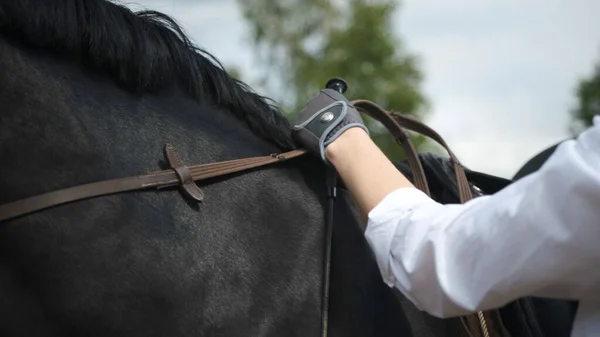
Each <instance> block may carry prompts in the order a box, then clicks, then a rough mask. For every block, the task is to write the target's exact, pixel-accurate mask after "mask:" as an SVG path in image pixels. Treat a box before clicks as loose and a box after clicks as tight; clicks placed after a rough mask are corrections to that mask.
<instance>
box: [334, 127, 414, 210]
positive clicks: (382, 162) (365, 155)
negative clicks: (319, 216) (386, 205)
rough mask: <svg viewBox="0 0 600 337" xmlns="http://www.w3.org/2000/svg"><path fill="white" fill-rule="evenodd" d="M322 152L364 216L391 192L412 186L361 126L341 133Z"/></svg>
mask: <svg viewBox="0 0 600 337" xmlns="http://www.w3.org/2000/svg"><path fill="white" fill-rule="evenodd" d="M325 154H326V156H327V159H328V160H329V162H330V163H331V164H332V165H333V166H335V168H336V170H337V172H338V173H339V175H340V176H341V178H342V180H343V181H344V184H346V186H347V187H348V189H349V190H350V193H352V195H353V196H354V198H355V200H356V202H357V203H358V206H359V207H360V209H361V210H362V212H363V213H364V214H365V215H367V214H368V213H369V212H370V211H371V210H372V209H373V208H374V207H375V206H376V205H377V204H378V203H379V202H380V201H381V200H383V198H384V197H385V196H386V195H388V194H390V193H391V192H393V191H395V190H397V189H399V188H405V187H410V188H414V186H413V185H412V184H411V182H410V181H408V179H406V177H404V175H402V173H400V171H398V170H397V169H396V167H395V166H394V165H393V164H392V162H391V161H390V160H389V159H388V158H387V157H386V156H385V154H383V152H381V150H380V149H379V147H377V145H375V143H373V142H372V141H371V140H370V139H369V135H367V133H366V132H364V131H363V130H362V129H359V128H353V129H350V130H348V131H346V132H344V133H343V134H342V135H341V136H340V137H339V138H338V139H337V140H336V141H335V142H333V143H331V144H330V145H329V146H328V147H327V149H326V151H325Z"/></svg>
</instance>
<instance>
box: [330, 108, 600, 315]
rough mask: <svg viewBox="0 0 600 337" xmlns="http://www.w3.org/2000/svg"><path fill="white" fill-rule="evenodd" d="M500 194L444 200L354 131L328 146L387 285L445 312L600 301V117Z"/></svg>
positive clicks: (429, 309) (419, 303)
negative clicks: (549, 300) (528, 302)
mask: <svg viewBox="0 0 600 337" xmlns="http://www.w3.org/2000/svg"><path fill="white" fill-rule="evenodd" d="M595 123H596V126H595V127H593V128H591V129H589V130H587V131H586V132H584V133H583V134H582V135H581V136H580V137H579V138H578V140H576V141H567V142H565V143H563V144H561V145H560V146H559V147H558V148H557V150H556V151H555V153H554V154H553V155H552V156H551V157H550V158H549V159H548V161H547V162H546V164H545V165H544V166H543V167H542V168H541V169H540V170H539V171H538V172H536V173H533V174H531V175H530V176H528V177H525V178H523V179H521V180H519V181H517V182H515V183H513V184H512V185H509V186H508V187H506V188H505V189H503V190H502V191H500V192H498V193H496V194H495V195H492V196H483V197H479V198H476V199H474V200H471V201H469V202H467V203H466V204H463V205H442V204H439V203H436V202H434V201H433V200H431V199H430V198H429V197H427V196H426V195H425V194H424V193H422V192H421V191H419V190H417V189H415V188H412V187H411V185H410V184H409V183H407V180H406V179H405V178H404V177H403V176H402V175H401V174H400V173H399V172H397V171H396V169H395V167H394V166H393V165H392V164H391V163H390V162H389V160H387V158H385V156H383V154H382V153H381V151H379V149H378V148H377V147H376V146H375V145H374V144H372V142H371V141H370V140H365V137H364V136H365V135H363V134H364V132H363V134H361V133H360V132H362V131H360V130H357V132H350V131H353V130H349V131H347V132H346V133H345V134H342V135H341V136H340V137H339V138H338V139H337V140H336V141H335V142H333V143H332V144H331V145H330V146H329V147H328V148H327V151H326V155H327V157H328V159H329V161H330V162H331V163H332V164H333V165H334V166H335V167H336V169H337V170H338V172H339V174H340V176H341V177H342V179H343V180H344V182H345V183H346V185H347V186H348V188H349V190H350V191H351V193H352V194H353V195H354V197H355V198H356V200H357V203H358V204H359V205H360V208H361V209H363V211H365V212H368V213H369V223H368V226H367V230H366V233H365V235H366V237H367V240H368V242H369V243H370V245H371V247H372V249H373V251H374V252H375V255H376V258H377V262H378V264H379V268H380V270H381V273H382V276H383V278H384V280H385V282H386V283H387V284H388V285H389V286H395V287H397V288H398V289H399V290H400V291H402V293H403V294H404V295H405V296H406V297H407V298H409V299H411V300H412V301H413V303H415V305H417V306H418V307H420V308H421V309H422V310H425V311H427V312H429V313H430V314H432V315H435V316H438V317H449V316H456V315H464V314H468V313H472V312H474V311H478V310H485V309H490V308H496V307H500V306H502V305H504V304H506V303H508V302H510V301H513V300H515V299H517V298H520V297H523V296H545V297H553V298H568V299H587V300H600V118H599V117H596V119H595Z"/></svg>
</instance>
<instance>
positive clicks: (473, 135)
mask: <svg viewBox="0 0 600 337" xmlns="http://www.w3.org/2000/svg"><path fill="white" fill-rule="evenodd" d="M274 1H275V0H274ZM122 3H125V4H126V5H128V6H130V7H131V8H133V9H140V8H147V9H154V10H158V11H161V12H164V13H166V14H168V15H171V16H173V17H174V18H175V19H176V20H177V21H178V22H179V23H180V24H181V25H182V27H183V28H184V29H185V31H186V32H187V33H188V34H189V36H190V38H191V39H192V41H194V42H195V43H196V44H197V45H198V46H200V47H202V48H204V49H206V50H207V51H208V52H210V53H211V54H213V55H214V56H215V57H216V58H217V59H219V60H220V61H221V63H223V64H224V65H226V66H230V65H235V66H236V67H237V68H238V69H239V70H241V72H242V77H243V78H244V80H246V81H247V82H248V83H249V84H250V85H251V86H252V85H253V82H252V81H253V80H254V79H256V78H257V76H256V75H257V74H256V73H255V70H254V69H255V68H256V67H257V65H258V63H256V60H255V58H254V55H255V54H254V53H253V50H252V46H251V45H250V43H249V42H247V41H248V33H249V32H248V29H247V26H246V23H245V22H244V20H243V17H242V13H241V12H240V9H239V8H238V6H237V3H236V1H235V0H195V1H194V0H137V1H136V2H135V3H133V2H122ZM598 13H600V1H597V0H563V1H557V0H543V1H542V0H520V1H516V0H487V1H481V0H454V1H442V0H406V1H403V2H402V5H401V7H400V9H399V10H398V11H397V12H396V13H394V17H395V18H396V19H395V22H396V24H395V27H394V30H395V33H396V34H397V35H398V36H400V37H401V38H402V39H403V41H404V43H405V47H406V48H407V49H408V50H409V51H410V52H411V53H413V54H416V55H418V56H419V58H420V65H421V69H422V71H423V73H424V75H425V80H424V83H423V86H422V89H423V91H424V93H425V95H426V96H427V98H428V99H429V101H430V103H431V108H430V111H429V114H428V117H427V118H426V120H425V122H426V123H427V124H428V125H429V126H430V127H432V128H433V129H434V130H436V131H437V132H438V133H440V134H441V135H442V137H444V138H445V139H446V142H447V143H448V144H449V146H450V148H451V149H452V150H453V151H454V153H455V154H456V155H457V157H458V158H459V160H460V161H461V162H462V163H463V165H465V166H466V167H468V168H470V169H473V170H477V171H481V172H485V173H488V174H493V175H497V176H501V177H506V178H510V177H512V176H513V175H514V174H515V173H516V172H517V171H518V169H519V168H520V167H521V166H522V165H523V164H525V162H526V161H527V160H529V159H530V158H531V157H533V156H534V155H535V154H537V153H539V152H541V151H542V150H543V149H545V148H546V147H549V146H550V145H552V144H554V143H556V142H558V141H561V140H563V139H565V138H567V137H569V133H568V123H569V111H570V110H571V109H572V108H573V107H574V106H575V103H576V101H575V89H576V85H577V83H578V81H579V80H580V79H581V78H582V77H584V76H589V75H590V74H591V72H592V70H593V65H594V64H595V62H597V61H600V20H598ZM340 77H343V74H340ZM350 85H351V84H350ZM255 89H256V90H257V91H259V92H260V93H261V94H263V95H267V96H269V93H268V92H261V91H260V88H258V87H255ZM364 98H365V99H369V98H368V97H364Z"/></svg>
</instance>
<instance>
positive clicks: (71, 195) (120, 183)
mask: <svg viewBox="0 0 600 337" xmlns="http://www.w3.org/2000/svg"><path fill="white" fill-rule="evenodd" d="M165 152H166V154H167V157H168V159H169V162H170V164H171V165H176V166H175V167H173V168H172V169H171V170H163V171H155V172H150V173H147V174H143V175H139V176H132V177H125V178H118V179H111V180H105V181H100V182H95V183H90V184H85V185H79V186H74V187H69V188H65V189H61V190H57V191H53V192H48V193H44V194H41V195H36V196H33V197H30V198H26V199H21V200H17V201H14V202H11V203H8V204H3V205H0V222H2V221H6V220H10V219H14V218H17V217H20V216H23V215H26V214H30V213H33V212H37V211H40V210H43V209H46V208H50V207H53V206H57V205H62V204H66V203H69V202H73V201H77V200H82V199H89V198H93V197H99V196H103V195H109V194H116V193H122V192H127V191H135V190H144V189H150V188H156V189H162V188H166V187H172V186H177V185H181V186H182V190H183V191H184V193H186V194H187V195H188V196H191V197H193V198H194V199H196V200H198V201H201V200H202V192H200V189H199V188H198V187H197V186H196V185H195V184H194V183H193V182H195V181H201V180H205V179H209V178H215V177H219V176H224V175H228V174H232V173H236V172H241V171H246V170H249V169H253V168H256V167H261V166H265V165H270V164H273V163H279V162H283V161H286V160H289V159H292V158H295V157H299V156H302V155H304V154H305V153H306V151H305V150H294V151H289V152H285V153H282V154H272V155H270V156H262V157H253V158H244V159H236V160H228V161H222V162H217V163H209V164H201V165H194V166H184V165H183V164H182V163H181V162H180V161H179V159H178V157H177V156H176V155H175V152H174V150H173V148H172V147H171V145H169V144H167V145H166V147H165ZM190 178H191V180H192V181H193V182H192V183H191V184H190V180H189V179H190ZM191 185H193V186H194V187H195V188H197V189H198V190H197V191H196V190H191V188H192V189H193V187H191ZM198 192H199V194H198Z"/></svg>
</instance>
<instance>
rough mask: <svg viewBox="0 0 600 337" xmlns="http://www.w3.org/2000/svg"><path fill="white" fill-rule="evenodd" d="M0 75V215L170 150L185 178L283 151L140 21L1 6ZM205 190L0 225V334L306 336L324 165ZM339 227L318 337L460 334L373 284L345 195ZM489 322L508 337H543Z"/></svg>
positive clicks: (275, 136) (279, 118) (161, 29)
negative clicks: (5, 207) (196, 195)
mask: <svg viewBox="0 0 600 337" xmlns="http://www.w3.org/2000/svg"><path fill="white" fill-rule="evenodd" d="M0 70H1V73H0V160H1V163H2V165H0V204H4V203H7V202H11V201H14V200H18V199H22V198H25V197H29V196H33V195H38V194H41V193H44V192H48V191H53V190H57V189H61V188H65V187H68V186H75V185H80V184H84V183H88V182H94V181H100V180H106V179H112V178H118V177H124V176H131V175H137V174H140V173H143V172H147V171H153V170H156V169H158V168H163V169H165V168H167V167H166V163H165V162H164V161H163V160H162V159H161V158H160V154H161V152H162V148H163V146H164V144H166V143H170V144H172V145H173V146H174V147H175V148H176V149H177V150H178V151H179V153H180V154H181V155H182V157H183V160H184V161H185V162H186V163H187V164H200V163H209V162H216V161H222V160H227V159H237V158H246V157H254V156H262V155H266V154H269V153H274V152H281V151H285V150H289V149H293V148H295V146H296V145H295V143H294V141H293V140H292V137H291V131H290V130H291V129H290V125H289V123H288V121H287V120H286V118H285V117H284V116H283V115H282V114H280V113H279V111H278V110H277V109H276V108H275V107H274V106H273V105H272V104H270V103H269V101H268V100H267V99H265V98H264V97H261V96H259V95H257V94H256V93H253V92H252V91H251V90H250V89H249V88H248V87H246V86H245V85H244V84H243V83H241V82H239V81H236V80H234V79H232V78H231V77H230V76H229V75H228V74H227V73H226V72H225V71H224V70H223V69H222V67H221V65H220V64H219V63H218V61H217V60H215V59H214V58H213V57H212V56H211V55H210V54H208V53H206V52H205V51H203V50H201V49H199V48H197V47H194V46H193V45H192V44H191V43H190V41H189V40H188V39H187V38H186V36H185V35H184V34H183V33H182V31H181V30H180V28H179V27H178V26H177V24H176V23H175V22H173V20H172V19H170V18H169V17H167V16H165V15H163V14H161V13H157V12H154V11H145V12H140V13H132V12H131V11H130V10H128V9H127V8H125V7H123V6H120V5H117V4H114V3H111V2H107V1H103V0H53V1H33V0H4V1H2V2H0ZM422 159H423V160H424V165H425V168H426V170H427V174H428V178H429V179H430V185H431V188H432V193H433V194H434V197H435V198H436V199H438V200H439V201H441V202H457V200H458V198H457V195H456V189H455V185H454V180H453V178H451V175H448V168H449V165H448V162H447V160H445V159H442V158H439V157H435V156H430V155H422ZM398 167H399V169H401V170H403V172H405V173H406V174H407V175H410V171H409V170H408V169H407V167H406V165H405V163H399V164H398ZM442 173H443V174H442ZM469 175H470V177H471V178H472V179H473V181H475V180H477V182H476V184H477V185H479V187H480V188H481V189H482V190H484V192H488V193H493V191H492V190H494V189H497V188H498V186H499V183H498V181H497V180H494V179H490V177H488V176H485V175H481V174H477V173H476V172H469ZM500 185H501V183H500ZM202 189H203V191H204V193H205V196H206V197H205V200H204V202H203V203H201V204H198V203H196V202H190V201H188V200H187V199H185V198H183V197H182V196H181V195H180V192H178V191H177V190H176V189H166V190H161V191H144V192H135V193H124V194H117V195H111V196H105V197H101V198H94V199H89V200H82V201H78V202H74V203H71V204H67V205H62V206H59V207H55V208H52V209H48V210H44V211H42V212H38V213H35V214H32V215H28V216H25V217H21V218H18V219H14V220H10V221H7V222H4V223H1V224H0V299H1V300H0V335H2V336H67V335H85V336H106V335H110V336H317V335H318V334H319V330H320V318H321V312H320V308H321V278H322V262H323V241H324V220H325V219H324V218H325V211H326V205H327V204H326V198H327V195H326V192H327V191H326V187H325V170H324V165H323V164H322V163H321V162H320V161H319V160H318V159H316V158H311V157H302V158H298V159H296V160H292V161H289V162H286V163H282V164H280V165H275V166H269V167H266V168H262V169H256V170H252V171H250V172H245V173H243V174H235V175H232V176H229V177H227V178H219V179H212V180H210V181H208V182H206V183H204V184H203V186H202ZM488 190H489V191H488ZM335 215H336V218H335V223H334V238H333V251H332V271H331V273H332V275H331V291H330V302H331V304H330V322H329V334H330V336H436V337H437V336H462V335H463V334H464V332H461V331H462V330H460V324H458V320H457V319H447V320H441V319H437V318H434V317H431V316H429V315H427V314H425V313H423V312H420V311H418V310H417V309H416V308H415V307H414V306H413V305H412V304H410V303H409V302H408V301H406V300H405V299H404V298H403V297H402V296H400V295H399V294H398V293H395V292H394V291H393V290H391V289H390V288H388V287H387V286H386V285H385V284H384V283H383V282H382V280H381V276H380V274H379V271H378V269H377V265H376V262H375V259H374V257H373V255H372V253H371V250H370V249H369V247H368V245H367V243H366V241H365V239H364V237H363V232H362V226H363V223H362V222H361V221H360V220H359V217H358V214H357V212H356V209H355V207H354V205H353V203H352V200H351V199H350V198H349V196H348V194H347V193H342V196H341V198H339V201H338V202H337V203H336V209H335ZM395 295H396V296H398V297H399V298H400V300H397V299H396V296H395ZM503 310H505V312H504V313H503V322H505V323H506V324H505V325H506V329H507V331H510V332H512V333H513V335H515V336H538V335H539V333H541V332H540V331H541V330H540V329H542V328H540V327H538V326H533V325H532V324H531V323H530V322H528V321H526V319H524V317H529V316H526V314H523V313H522V312H521V311H518V310H516V309H503ZM504 315H506V317H505V316H504ZM524 315H525V316H524ZM513 316H514V317H513ZM542 323H543V322H542ZM526 333H528V334H526Z"/></svg>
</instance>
